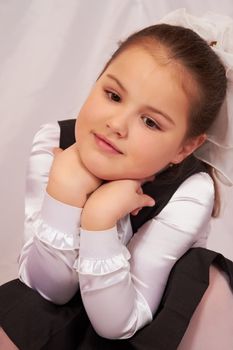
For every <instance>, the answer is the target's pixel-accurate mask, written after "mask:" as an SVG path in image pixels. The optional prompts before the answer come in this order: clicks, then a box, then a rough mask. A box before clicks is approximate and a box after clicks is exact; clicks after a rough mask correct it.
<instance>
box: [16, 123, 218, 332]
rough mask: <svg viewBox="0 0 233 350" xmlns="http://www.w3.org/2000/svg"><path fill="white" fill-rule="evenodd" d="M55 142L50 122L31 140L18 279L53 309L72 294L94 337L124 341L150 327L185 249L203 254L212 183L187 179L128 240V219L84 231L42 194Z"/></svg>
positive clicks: (75, 211)
mask: <svg viewBox="0 0 233 350" xmlns="http://www.w3.org/2000/svg"><path fill="white" fill-rule="evenodd" d="M59 138H60V127H59V125H58V124H57V123H51V124H46V125H42V126H41V128H40V130H39V131H38V132H37V133H36V135H35V137H34V140H33V145H32V151H31V155H30V158H29V163H28V172H27V180H26V198H25V234H24V238H25V243H24V246H23V248H22V251H21V255H20V259H19V263H20V268H19V278H20V279H21V281H23V282H24V283H25V284H26V285H28V286H29V287H31V288H33V289H35V290H37V291H38V292H39V293H40V294H41V295H42V296H43V297H44V298H46V299H48V300H50V301H52V302H54V303H57V304H63V303H66V302H67V301H68V300H70V299H71V298H72V296H73V295H74V294H75V293H76V291H77V290H78V288H80V291H81V295H82V300H83V304H84V306H85V309H86V312H87V314H88V316H89V319H90V321H91V323H92V325H93V327H94V328H95V330H96V332H97V333H98V334H99V335H101V336H103V337H105V338H111V339H116V338H118V339H119V338H122V339H123V338H128V337H131V336H132V335H133V334H134V333H135V332H136V331H137V330H138V329H140V328H142V327H143V326H145V325H146V324H148V323H149V322H151V321H152V318H153V315H154V314H155V312H156V309H157V307H158V305H159V303H160V300H161V297H162V294H163V292H164V288H165V285H166V282H167V279H168V276H169V273H170V271H171V269H172V267H173V265H174V264H175V262H176V261H177V260H178V259H179V258H180V257H181V256H182V255H183V254H184V253H185V252H186V251H187V250H188V249H189V248H191V247H205V244H206V239H207V235H208V231H209V220H210V217H211V213H212V209H213V202H214V187H213V181H212V179H211V177H210V176H209V175H208V174H206V173H198V174H195V175H193V176H191V177H189V178H188V179H187V180H186V181H184V182H183V183H182V185H181V186H180V187H179V188H178V190H177V191H176V192H175V193H174V195H173V196H172V198H171V199H170V201H169V202H168V204H167V205H166V207H165V208H164V209H163V210H162V211H161V212H160V213H159V214H158V215H157V216H156V217H154V218H153V219H152V220H150V221H148V222H147V223H145V224H144V225H143V226H142V227H141V228H140V229H139V230H138V231H137V233H136V234H134V235H132V228H131V224H130V219H129V215H127V216H126V217H124V218H123V219H121V220H120V221H119V222H118V223H117V225H116V226H115V227H112V228H111V229H109V230H105V231H96V232H93V231H87V230H84V229H82V228H81V227H80V215H81V212H82V208H76V207H72V206H69V205H67V204H64V203H61V202H59V201H57V200H55V199H54V198H52V197H51V196H50V195H49V194H48V193H47V192H46V185H47V182H48V176H49V170H50V167H51V164H52V162H53V153H52V149H53V148H54V147H59ZM112 200H113V201H114V198H112Z"/></svg>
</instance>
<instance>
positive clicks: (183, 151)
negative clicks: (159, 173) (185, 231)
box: [171, 134, 207, 164]
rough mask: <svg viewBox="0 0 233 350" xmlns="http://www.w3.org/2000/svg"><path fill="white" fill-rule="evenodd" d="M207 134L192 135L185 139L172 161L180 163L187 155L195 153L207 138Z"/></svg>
mask: <svg viewBox="0 0 233 350" xmlns="http://www.w3.org/2000/svg"><path fill="white" fill-rule="evenodd" d="M206 138H207V136H206V134H201V135H199V136H195V137H191V138H189V139H187V140H186V141H184V143H183V144H182V145H181V147H180V150H179V151H178V153H177V154H176V156H175V157H174V158H173V159H172V160H171V163H173V164H178V163H181V162H182V160H184V159H185V158H186V157H188V156H189V155H190V154H191V153H193V152H194V151H195V150H196V149H197V148H198V147H200V146H201V145H202V144H203V143H204V142H205V140H206Z"/></svg>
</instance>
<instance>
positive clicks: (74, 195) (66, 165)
mask: <svg viewBox="0 0 233 350" xmlns="http://www.w3.org/2000/svg"><path fill="white" fill-rule="evenodd" d="M53 154H54V160H53V163H52V166H51V169H50V174H49V181H48V185H47V192H48V194H49V195H51V196H52V197H53V198H55V199H57V200H58V201H61V202H63V203H65V204H68V205H71V206H76V207H80V208H83V211H82V215H81V226H82V228H84V229H86V230H91V231H92V230H93V231H98V230H105V229H109V228H111V227H113V226H114V225H115V224H116V223H117V221H118V220H119V219H121V218H122V217H124V216H125V215H127V214H129V213H131V214H133V215H137V213H138V212H139V210H140V209H141V208H143V207H144V206H153V205H154V204H155V203H154V199H153V198H151V197H150V196H148V195H146V194H143V191H142V187H141V186H142V184H143V183H145V182H147V181H152V180H153V177H150V178H147V179H140V180H134V179H121V180H113V181H109V182H105V183H103V180H102V179H99V178H97V177H96V176H95V175H93V174H91V173H90V172H89V171H88V169H87V168H86V167H85V166H84V164H83V163H82V161H81V159H80V156H79V151H78V145H77V143H74V144H73V145H72V146H70V147H68V148H67V149H66V150H64V151H63V150H62V149H60V148H55V149H54V150H53Z"/></svg>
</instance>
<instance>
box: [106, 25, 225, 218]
mask: <svg viewBox="0 0 233 350" xmlns="http://www.w3.org/2000/svg"><path fill="white" fill-rule="evenodd" d="M138 45H139V46H143V47H145V48H146V49H148V50H149V52H150V53H151V54H153V53H156V49H158V45H159V48H161V49H162V50H163V51H164V53H165V55H164V58H166V61H167V62H172V63H177V64H178V66H179V67H180V68H183V69H185V71H186V72H188V73H189V75H190V76H191V78H192V79H194V82H195V83H196V86H197V91H198V93H196V92H194V93H193V92H192V91H191V89H190V88H189V87H188V86H187V90H188V92H189V95H190V97H191V98H190V102H191V103H190V117H189V119H188V123H189V126H188V130H187V135H186V137H187V138H189V137H195V136H198V135H201V134H202V133H205V132H206V131H207V130H208V129H209V127H210V126H211V125H212V123H213V122H214V120H215V118H216V116H217V114H218V112H219V110H220V107H221V105H222V103H223V100H224V98H225V95H226V88H227V80H226V72H225V68H224V66H223V64H222V63H221V61H220V59H219V57H218V56H217V55H216V54H215V52H214V51H213V50H212V48H211V47H210V45H209V44H208V43H207V42H206V41H205V40H203V39H202V38H201V37H200V36H199V35H198V34H196V33H195V32H194V31H192V30H191V29H188V28H184V27H180V26H174V25H169V24H157V25H152V26H150V27H147V28H144V29H142V30H140V31H139V32H136V33H134V34H132V35H131V36H129V37H128V38H127V39H126V40H125V41H124V42H122V43H121V44H120V46H119V48H118V49H117V50H116V51H115V52H114V54H113V55H112V57H111V58H110V60H109V61H108V62H107V64H106V65H105V67H104V70H103V72H104V71H105V70H106V68H107V67H108V66H109V65H110V63H111V62H112V61H113V60H114V59H115V58H116V57H117V56H118V55H120V54H121V53H122V52H123V51H125V50H126V49H128V48H129V47H131V46H138ZM153 50H154V51H153ZM164 61H165V60H164ZM103 72H102V73H103ZM102 73H101V74H102ZM185 161H186V159H185V160H183V162H182V163H184V162H185ZM182 163H181V164H180V165H179V166H175V168H176V169H177V174H178V173H180V171H181V169H182ZM206 169H207V172H208V173H209V174H210V176H211V177H212V178H213V180H214V186H215V205H214V210H213V213H212V215H213V216H217V215H218V213H219V209H220V200H219V192H218V188H217V184H216V180H215V178H214V175H213V169H212V168H211V167H210V166H206ZM173 175H174V174H173Z"/></svg>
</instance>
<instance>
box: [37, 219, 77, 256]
mask: <svg viewBox="0 0 233 350" xmlns="http://www.w3.org/2000/svg"><path fill="white" fill-rule="evenodd" d="M33 227H34V229H35V232H36V237H37V238H38V239H39V240H40V241H42V242H44V243H46V244H48V245H49V246H51V247H53V248H55V249H59V250H74V249H78V248H79V240H80V238H79V234H78V232H77V234H76V235H74V234H71V233H64V232H61V231H59V230H56V229H55V228H53V227H51V226H49V225H48V224H46V223H45V222H44V221H43V220H42V219H41V218H38V219H37V220H36V221H35V222H34V223H33Z"/></svg>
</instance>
